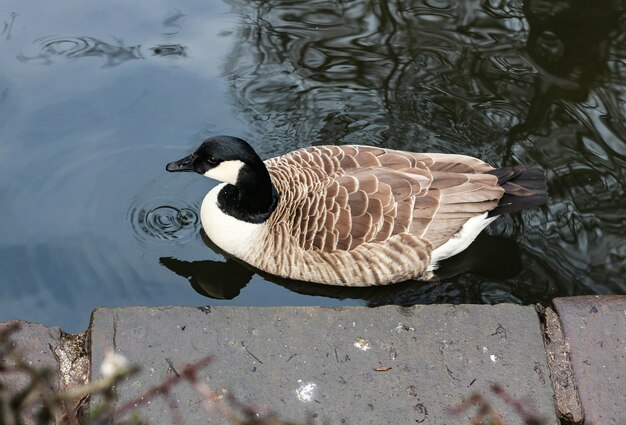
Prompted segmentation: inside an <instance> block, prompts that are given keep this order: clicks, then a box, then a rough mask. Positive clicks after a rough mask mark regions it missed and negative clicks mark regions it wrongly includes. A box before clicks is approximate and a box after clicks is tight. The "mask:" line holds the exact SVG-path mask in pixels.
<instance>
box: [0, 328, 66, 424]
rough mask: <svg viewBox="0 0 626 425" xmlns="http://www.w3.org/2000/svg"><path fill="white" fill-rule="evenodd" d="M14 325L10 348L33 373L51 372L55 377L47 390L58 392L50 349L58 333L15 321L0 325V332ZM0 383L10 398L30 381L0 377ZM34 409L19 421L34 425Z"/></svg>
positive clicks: (21, 375) (18, 376)
mask: <svg viewBox="0 0 626 425" xmlns="http://www.w3.org/2000/svg"><path fill="white" fill-rule="evenodd" d="M15 324H17V325H18V326H19V329H18V330H17V332H15V333H13V334H12V335H11V339H10V340H11V342H12V344H11V345H12V346H13V347H15V348H16V349H17V350H19V352H20V353H21V354H22V359H23V360H24V361H25V362H26V363H27V364H28V365H30V366H32V367H33V368H35V369H42V368H48V369H50V370H52V371H53V372H54V374H55V376H56V377H55V379H54V380H53V382H52V386H51V388H52V389H55V390H56V389H58V388H59V387H58V384H59V382H60V380H59V373H58V367H57V360H56V358H55V355H54V352H53V349H54V347H56V346H57V345H58V344H59V341H60V340H61V330H60V329H59V328H47V327H45V326H43V325H39V324H34V323H28V322H24V321H18V320H13V321H9V322H4V323H0V330H4V329H6V328H8V327H9V326H13V325H15ZM2 354H3V356H2V359H4V361H9V363H12V362H11V361H10V360H9V359H6V358H5V357H4V354H6V353H2ZM0 361H2V360H1V359H0ZM0 382H1V383H2V384H3V385H5V386H6V387H7V388H8V389H9V393H10V394H16V393H17V392H18V391H21V390H23V389H24V388H25V387H26V386H27V385H28V383H29V382H30V379H29V378H28V376H27V375H26V374H24V373H0ZM37 406H38V405H35V406H34V408H33V409H32V410H31V411H27V412H26V415H25V417H24V418H23V419H24V420H25V423H27V424H31V423H33V424H34V423H36V420H35V417H34V412H35V410H36V408H37ZM0 422H1V420H0Z"/></svg>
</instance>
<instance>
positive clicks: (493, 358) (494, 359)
mask: <svg viewBox="0 0 626 425" xmlns="http://www.w3.org/2000/svg"><path fill="white" fill-rule="evenodd" d="M489 358H490V359H491V361H492V362H494V363H495V362H497V361H498V360H500V359H499V358H498V356H496V355H495V354H492V355H490V356H489Z"/></svg>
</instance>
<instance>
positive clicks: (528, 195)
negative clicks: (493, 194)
mask: <svg viewBox="0 0 626 425" xmlns="http://www.w3.org/2000/svg"><path fill="white" fill-rule="evenodd" d="M487 174H493V175H494V176H497V177H498V184H499V185H500V186H502V188H504V196H502V198H501V199H500V202H499V203H498V206H497V207H496V208H494V209H493V210H491V211H490V212H489V217H493V216H496V215H500V214H507V213H512V212H515V211H519V210H523V209H526V208H534V207H538V206H541V205H543V204H545V203H546V202H548V186H547V185H546V173H545V171H543V170H542V169H541V168H539V167H524V166H516V167H504V168H497V169H495V170H491V171H488V172H487Z"/></svg>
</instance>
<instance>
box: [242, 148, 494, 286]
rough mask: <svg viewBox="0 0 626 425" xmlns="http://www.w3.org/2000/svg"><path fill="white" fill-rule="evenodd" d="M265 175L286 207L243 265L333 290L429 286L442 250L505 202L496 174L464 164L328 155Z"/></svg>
mask: <svg viewBox="0 0 626 425" xmlns="http://www.w3.org/2000/svg"><path fill="white" fill-rule="evenodd" d="M265 165H266V167H267V169H268V171H269V173H270V176H271V179H272V183H273V185H274V187H275V188H276V189H277V191H278V192H279V194H280V198H279V201H278V206H277V207H276V210H275V211H274V212H273V213H272V215H271V217H270V218H269V219H268V220H267V222H266V223H265V224H264V226H263V230H262V232H261V234H260V235H259V236H258V238H257V246H254V247H250V249H249V250H248V252H247V254H246V255H245V257H244V258H242V259H243V260H245V261H247V262H248V263H250V264H252V265H253V266H256V267H258V268H260V269H261V270H264V271H266V272H268V273H272V274H275V275H279V276H283V277H289V278H291V279H297V280H304V281H311V282H319V283H325V284H332V285H344V286H370V285H383V284H390V283H395V282H399V281H404V280H408V279H428V278H429V277H430V276H431V272H430V271H429V266H430V264H431V255H432V252H433V250H435V249H437V248H438V247H440V246H442V245H443V244H445V243H446V242H447V241H449V240H450V239H451V238H453V237H454V235H456V234H457V233H458V232H459V230H460V229H461V228H462V226H463V225H464V224H465V223H466V222H467V221H468V220H469V219H471V218H473V217H477V216H480V215H484V214H485V213H488V212H489V211H491V210H493V209H495V208H496V207H497V206H498V202H499V200H500V199H501V198H502V196H503V194H504V192H505V190H504V188H503V187H502V186H501V185H499V184H498V176H496V175H494V174H490V173H489V172H490V171H492V170H494V168H493V167H491V166H490V165H489V164H487V163H485V162H483V161H481V160H479V159H476V158H473V157H469V156H463V155H451V154H432V153H411V152H404V151H396V150H391V149H382V148H378V147H371V146H318V147H310V148H305V149H299V150H296V151H293V152H290V153H288V154H286V155H283V156H280V157H277V158H272V159H269V160H266V161H265Z"/></svg>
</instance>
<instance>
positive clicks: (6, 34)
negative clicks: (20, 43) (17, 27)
mask: <svg viewBox="0 0 626 425" xmlns="http://www.w3.org/2000/svg"><path fill="white" fill-rule="evenodd" d="M15 18H17V13H15V12H11V14H10V15H9V19H8V20H6V21H2V32H0V35H1V36H2V37H3V38H4V39H5V40H7V41H8V40H10V39H11V30H12V29H13V24H14V23H15Z"/></svg>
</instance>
